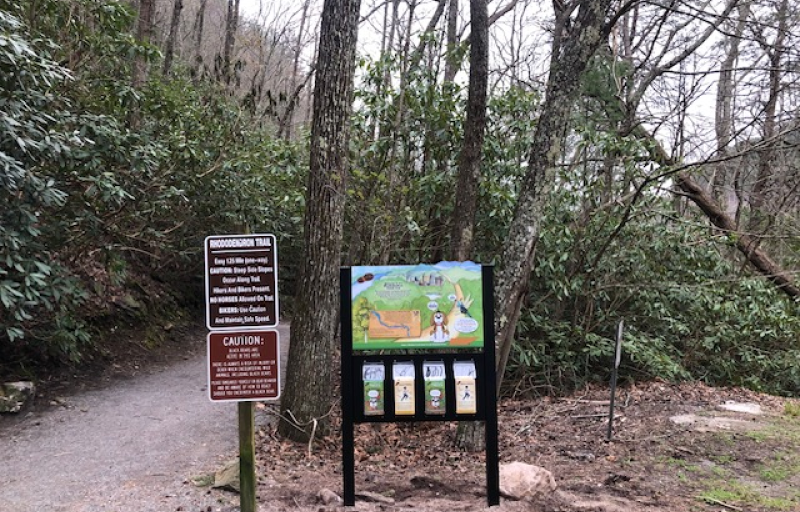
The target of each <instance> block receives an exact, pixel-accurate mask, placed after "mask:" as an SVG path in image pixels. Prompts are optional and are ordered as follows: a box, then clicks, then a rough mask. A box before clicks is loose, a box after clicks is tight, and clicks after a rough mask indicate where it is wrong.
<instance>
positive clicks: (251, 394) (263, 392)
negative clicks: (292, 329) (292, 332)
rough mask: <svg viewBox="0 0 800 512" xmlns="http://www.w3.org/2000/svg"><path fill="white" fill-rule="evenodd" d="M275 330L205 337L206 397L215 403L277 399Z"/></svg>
mask: <svg viewBox="0 0 800 512" xmlns="http://www.w3.org/2000/svg"><path fill="white" fill-rule="evenodd" d="M279 358H280V339H279V336H278V331H242V332H212V333H209V335H208V396H209V398H210V399H211V400H212V401H214V402H217V401H232V400H235V401H242V400H244V401H247V400H275V399H277V398H279V397H280V378H281V377H280V363H279Z"/></svg>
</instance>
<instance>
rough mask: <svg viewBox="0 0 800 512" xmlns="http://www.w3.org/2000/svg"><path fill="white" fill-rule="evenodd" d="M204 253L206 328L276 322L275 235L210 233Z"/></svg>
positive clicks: (276, 267) (261, 324) (276, 259)
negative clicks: (222, 234)
mask: <svg viewBox="0 0 800 512" xmlns="http://www.w3.org/2000/svg"><path fill="white" fill-rule="evenodd" d="M205 255H206V325H207V327H208V330H210V331H219V330H239V329H261V328H264V327H276V326H277V325H278V290H277V285H278V248H277V246H276V244H275V235H271V234H261V235H236V236H210V237H208V238H206V242H205Z"/></svg>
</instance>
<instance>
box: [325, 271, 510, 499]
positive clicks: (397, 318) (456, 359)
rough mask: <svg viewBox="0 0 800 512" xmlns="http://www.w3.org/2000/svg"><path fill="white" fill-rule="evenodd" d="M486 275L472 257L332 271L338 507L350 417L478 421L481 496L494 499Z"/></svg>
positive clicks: (349, 455) (490, 299) (347, 488)
mask: <svg viewBox="0 0 800 512" xmlns="http://www.w3.org/2000/svg"><path fill="white" fill-rule="evenodd" d="M492 277H493V274H492V267H490V266H481V265H478V264H475V263H472V262H441V263H438V264H435V265H415V266H362V267H349V268H343V269H341V271H340V283H341V284H340V288H341V290H340V292H341V325H342V358H341V359H342V360H341V364H342V368H341V370H342V435H343V441H342V456H343V475H344V504H345V506H353V505H354V504H355V453H354V451H355V447H354V425H355V423H367V422H384V423H386V422H401V421H406V422H408V421H485V422H486V493H487V499H488V504H489V505H490V506H493V505H498V504H499V503H500V478H499V468H498V463H499V456H498V437H497V399H496V396H497V390H496V379H495V340H494V293H493V279H492ZM440 446H441V444H436V445H435V446H433V445H432V446H431V449H435V448H438V447H440Z"/></svg>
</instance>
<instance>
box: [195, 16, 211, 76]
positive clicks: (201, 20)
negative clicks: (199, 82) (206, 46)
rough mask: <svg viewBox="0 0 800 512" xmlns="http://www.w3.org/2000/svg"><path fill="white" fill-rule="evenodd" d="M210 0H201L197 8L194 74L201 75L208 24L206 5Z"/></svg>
mask: <svg viewBox="0 0 800 512" xmlns="http://www.w3.org/2000/svg"><path fill="white" fill-rule="evenodd" d="M207 6H208V0H200V6H199V7H198V8H197V17H196V18H195V20H194V51H195V55H194V68H193V70H194V72H193V75H194V76H195V77H196V78H198V77H200V72H201V68H202V67H203V52H202V48H203V46H202V45H203V32H204V30H205V26H206V7H207Z"/></svg>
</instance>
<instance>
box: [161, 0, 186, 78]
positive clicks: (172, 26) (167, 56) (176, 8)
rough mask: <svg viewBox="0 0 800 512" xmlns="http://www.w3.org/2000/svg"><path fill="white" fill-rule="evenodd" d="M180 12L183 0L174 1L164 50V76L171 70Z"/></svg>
mask: <svg viewBox="0 0 800 512" xmlns="http://www.w3.org/2000/svg"><path fill="white" fill-rule="evenodd" d="M181 11H183V0H175V3H174V4H172V18H171V19H170V23H169V34H168V35H167V44H166V48H164V68H163V74H164V76H166V75H169V72H170V69H171V68H172V59H173V58H174V56H175V41H176V39H177V38H178V29H179V27H180V24H181Z"/></svg>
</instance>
